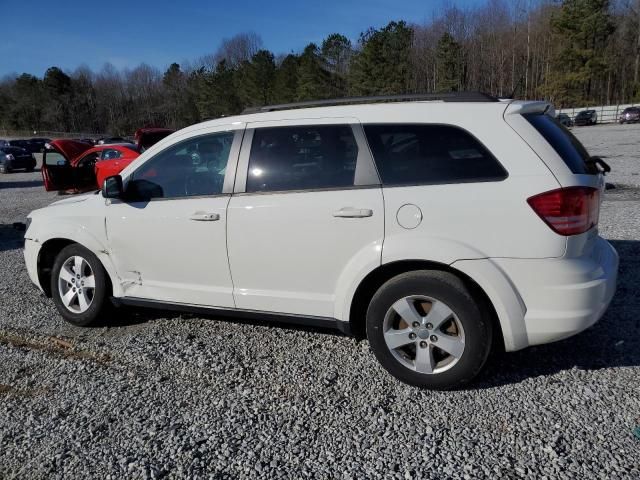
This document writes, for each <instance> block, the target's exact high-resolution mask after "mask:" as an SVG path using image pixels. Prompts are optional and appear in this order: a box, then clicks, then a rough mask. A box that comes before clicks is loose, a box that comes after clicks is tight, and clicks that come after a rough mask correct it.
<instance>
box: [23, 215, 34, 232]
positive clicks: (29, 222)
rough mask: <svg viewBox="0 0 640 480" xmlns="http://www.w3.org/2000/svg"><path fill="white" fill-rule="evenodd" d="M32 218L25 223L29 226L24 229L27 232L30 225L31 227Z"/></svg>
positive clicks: (28, 218)
mask: <svg viewBox="0 0 640 480" xmlns="http://www.w3.org/2000/svg"><path fill="white" fill-rule="evenodd" d="M31 220H32V219H31V217H27V221H26V222H24V223H25V225H26V226H27V228H25V229H24V231H25V232H26V231H27V230H29V225H31Z"/></svg>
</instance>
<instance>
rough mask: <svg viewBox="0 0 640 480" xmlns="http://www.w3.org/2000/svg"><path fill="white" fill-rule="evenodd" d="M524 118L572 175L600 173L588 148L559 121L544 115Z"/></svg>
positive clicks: (529, 114) (525, 116)
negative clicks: (558, 156) (592, 160)
mask: <svg viewBox="0 0 640 480" xmlns="http://www.w3.org/2000/svg"><path fill="white" fill-rule="evenodd" d="M523 117H524V118H526V119H527V121H528V122H529V123H530V124H531V125H533V127H534V128H535V129H536V130H537V131H538V133H540V135H542V136H543V137H544V138H545V140H546V141H547V142H549V145H551V146H552V147H553V149H554V150H555V151H556V153H557V154H558V155H560V158H562V160H563V161H564V163H565V164H566V165H567V167H569V170H571V172H572V173H576V174H589V175H595V174H597V173H598V172H599V170H598V167H597V166H596V165H595V163H593V162H591V161H590V159H591V157H590V155H589V153H588V152H587V150H586V148H584V146H583V145H582V144H581V143H580V141H579V140H578V139H577V138H576V137H575V136H574V135H573V134H572V133H571V132H570V131H569V130H568V129H567V128H565V127H564V125H562V124H561V123H560V122H559V121H558V120H556V119H555V118H553V117H551V116H549V115H546V114H544V113H526V114H524V115H523Z"/></svg>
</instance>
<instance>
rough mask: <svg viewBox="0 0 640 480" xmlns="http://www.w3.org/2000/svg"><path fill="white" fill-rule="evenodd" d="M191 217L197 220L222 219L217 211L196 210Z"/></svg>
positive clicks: (212, 220) (213, 220)
mask: <svg viewBox="0 0 640 480" xmlns="http://www.w3.org/2000/svg"><path fill="white" fill-rule="evenodd" d="M189 219H190V220H195V221H196V222H215V221H216V220H220V215H219V214H217V213H207V212H196V213H194V214H193V215H191V216H190V217H189Z"/></svg>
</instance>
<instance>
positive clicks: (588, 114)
mask: <svg viewBox="0 0 640 480" xmlns="http://www.w3.org/2000/svg"><path fill="white" fill-rule="evenodd" d="M574 123H575V124H576V125H578V126H582V125H595V124H596V123H598V114H597V113H596V111H595V110H582V111H581V112H578V115H576V118H575V120H574Z"/></svg>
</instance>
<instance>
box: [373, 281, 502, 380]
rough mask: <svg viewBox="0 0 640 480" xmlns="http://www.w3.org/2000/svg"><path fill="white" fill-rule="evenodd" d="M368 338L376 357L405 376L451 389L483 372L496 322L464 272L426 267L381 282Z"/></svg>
mask: <svg viewBox="0 0 640 480" xmlns="http://www.w3.org/2000/svg"><path fill="white" fill-rule="evenodd" d="M367 337H368V339H369V343H370V345H371V348H372V350H373V352H374V354H375V356H376V358H377V359H378V360H379V361H380V363H381V364H382V366H383V367H384V368H385V369H386V370H387V371H388V372H389V373H391V374H392V375H393V376H395V377H396V378H398V379H399V380H401V381H403V382H405V383H408V384H411V385H415V386H419V387H424V388H430V389H438V390H447V389H454V388H459V387H461V386H463V385H464V384H466V383H468V382H470V381H471V380H472V379H473V378H474V377H475V376H476V375H477V374H478V373H479V372H480V370H481V369H482V367H483V365H484V363H485V361H486V360H487V357H488V355H489V351H490V350H491V339H492V325H491V321H490V319H489V318H487V316H486V315H483V313H482V311H481V309H480V307H479V305H478V303H477V302H476V301H475V300H474V298H473V297H472V295H471V294H470V292H469V291H468V289H467V288H466V287H465V285H464V283H463V282H462V281H461V280H460V279H459V278H458V277H456V276H455V275H453V274H451V273H447V272H440V271H429V270H421V271H414V272H408V273H404V274H401V275H398V276H397V277H394V278H392V279H391V280H389V281H387V282H386V283H385V284H384V285H382V287H380V289H379V290H378V291H377V292H376V294H375V295H374V296H373V299H372V300H371V303H370V304H369V309H368V311H367Z"/></svg>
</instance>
